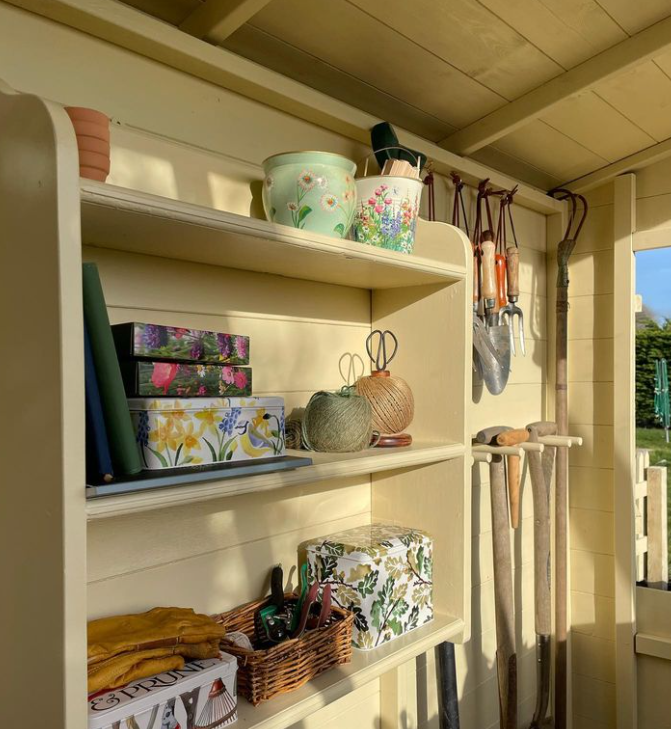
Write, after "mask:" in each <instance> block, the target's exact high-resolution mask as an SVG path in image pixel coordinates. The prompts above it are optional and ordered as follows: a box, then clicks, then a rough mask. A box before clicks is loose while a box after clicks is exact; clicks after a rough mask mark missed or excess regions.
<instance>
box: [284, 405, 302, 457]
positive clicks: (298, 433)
mask: <svg viewBox="0 0 671 729" xmlns="http://www.w3.org/2000/svg"><path fill="white" fill-rule="evenodd" d="M304 414H305V408H294V409H293V410H292V411H291V414H290V415H289V417H288V418H287V420H286V423H285V424H284V432H285V443H286V446H287V448H292V449H294V450H299V449H300V448H301V447H302V442H301V438H302V437H303V415H304Z"/></svg>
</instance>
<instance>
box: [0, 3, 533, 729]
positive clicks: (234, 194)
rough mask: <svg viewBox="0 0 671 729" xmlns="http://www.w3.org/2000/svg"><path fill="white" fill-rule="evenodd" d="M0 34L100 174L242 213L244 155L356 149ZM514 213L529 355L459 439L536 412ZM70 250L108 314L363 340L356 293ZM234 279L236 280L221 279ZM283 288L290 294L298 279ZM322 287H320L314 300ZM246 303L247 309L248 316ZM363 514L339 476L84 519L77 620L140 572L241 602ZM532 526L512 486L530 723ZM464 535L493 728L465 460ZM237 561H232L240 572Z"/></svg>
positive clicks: (4, 11)
mask: <svg viewBox="0 0 671 729" xmlns="http://www.w3.org/2000/svg"><path fill="white" fill-rule="evenodd" d="M0 28H1V29H2V39H3V42H2V44H0V78H2V79H3V80H5V81H7V82H8V83H9V84H10V85H11V86H13V87H15V88H17V89H19V90H23V91H27V92H33V93H37V94H40V95H42V96H45V97H47V98H51V99H54V100H56V101H59V102H61V103H66V104H77V105H84V106H92V107H96V108H99V109H101V110H103V111H105V112H107V113H108V114H109V115H110V116H111V117H112V118H113V122H114V123H113V131H112V134H113V161H112V169H113V171H112V175H111V177H110V179H109V182H111V183H114V184H119V185H122V186H128V187H133V188H137V189H141V190H145V191H148V192H154V193H157V194H161V195H166V196H168V197H174V198H179V199H183V200H188V201H191V202H196V203H200V204H204V205H211V206H213V207H217V208H220V209H225V210H230V211H234V212H238V213H243V214H250V213H252V214H258V212H259V209H258V205H257V204H256V203H255V202H254V200H253V198H252V194H251V192H250V184H252V183H254V182H256V181H258V180H259V179H260V176H261V171H260V163H261V161H262V160H263V159H264V158H265V157H266V156H268V155H270V154H272V153H275V152H277V151H281V150H284V149H300V148H307V149H319V148H325V149H330V150H333V151H338V152H341V153H343V154H346V155H348V156H350V157H351V158H353V159H360V158H362V157H363V155H364V154H365V151H366V150H365V149H364V148H363V147H362V146H360V145H358V144H356V143H354V142H352V141H350V140H348V139H345V138H342V137H339V136H338V135H335V134H333V133H330V132H327V131H325V130H323V129H320V128H318V127H315V126H313V125H311V124H308V123H306V122H303V121H299V120H297V119H294V118H292V117H288V116H286V115H284V114H282V113H280V112H276V111H273V110H271V109H269V108H266V107H263V106H262V105H260V104H257V103H255V102H252V101H249V100H247V99H244V98H242V97H239V96H236V95H235V94H232V93H229V92H226V91H223V90H222V89H220V88H216V87H214V86H211V85H209V84H207V83H204V82H202V81H198V80H195V79H193V78H191V77H188V76H186V75H184V74H181V73H178V72H176V71H173V70H169V69H167V68H165V67H162V66H161V65H159V64H156V63H154V62H151V61H147V60H145V59H141V58H139V57H136V56H134V55H133V54H130V53H128V52H126V51H123V50H120V49H118V48H115V47H113V46H111V45H108V44H104V43H101V42H99V41H96V40H94V39H92V38H91V37H89V36H86V35H84V34H80V33H77V32H75V31H72V30H69V29H66V28H64V27H61V26H58V25H55V24H53V23H50V22H48V21H45V20H43V19H40V18H37V17H36V16H32V15H29V14H26V13H24V12H22V11H19V10H17V9H15V8H13V7H11V6H8V5H6V4H3V3H0ZM17 59H20V60H21V62H20V63H19V62H17ZM82 59H86V60H85V62H82ZM92 59H95V61H93V60H92ZM436 189H437V208H438V217H439V219H446V217H447V211H448V210H449V209H450V197H449V191H448V188H447V185H446V183H445V181H444V180H441V179H440V178H439V180H438V183H437V186H436ZM514 212H515V216H516V225H517V230H518V235H519V237H520V243H521V246H522V253H521V289H522V297H521V305H522V307H523V308H524V311H525V315H526V322H527V323H526V331H527V340H528V348H529V351H528V354H527V357H526V358H517V359H516V360H514V362H513V372H512V375H511V380H510V384H509V386H508V388H507V390H506V392H505V393H504V395H502V396H500V397H498V398H492V397H491V396H489V395H488V394H487V393H486V392H485V393H483V392H481V391H480V390H477V389H476V392H475V399H476V400H477V402H475V403H474V404H473V411H472V426H473V430H474V431H475V430H477V429H479V428H480V427H484V426H486V425H492V424H498V423H502V422H509V424H510V425H514V426H520V425H523V424H526V423H528V422H531V421H533V420H538V419H541V418H542V417H543V416H544V409H545V398H546V393H545V382H546V371H547V370H546V344H547V343H546V325H545V322H546V308H547V307H546V278H545V218H544V217H543V216H542V215H539V214H537V213H533V212H530V211H528V210H525V209H518V208H516V209H515V211H514ZM187 243H188V242H186V241H185V244H187ZM86 257H87V258H89V259H91V260H96V261H97V262H98V263H99V265H100V268H101V271H102V275H103V280H104V283H105V286H106V290H107V291H108V297H109V303H110V307H111V308H110V311H111V316H112V318H113V319H115V320H122V319H127V318H129V317H131V316H133V315H137V316H140V314H142V315H145V314H147V313H148V312H151V314H152V316H154V317H163V318H165V319H166V321H167V320H168V319H170V321H174V320H175V317H178V318H179V321H180V322H183V323H184V324H185V325H186V324H188V323H191V324H192V325H195V326H199V325H202V326H206V325H207V326H218V325H222V326H230V327H231V328H235V327H244V328H245V330H249V331H250V332H251V331H253V333H254V336H255V337H256V340H255V341H258V340H259V338H260V336H261V335H262V336H263V337H264V338H265V337H269V336H270V335H271V332H272V333H273V334H272V336H273V337H274V339H273V341H275V338H276V337H280V339H282V341H283V343H284V346H285V347H286V348H287V350H288V351H293V350H295V349H296V348H299V351H302V352H303V356H313V353H314V346H315V345H314V343H315V342H318V341H319V339H320V337H327V338H329V339H330V340H332V338H333V337H338V338H340V339H339V341H341V342H342V347H343V349H346V348H348V347H349V348H350V349H351V350H352V351H361V349H362V341H363V338H364V336H365V333H366V326H367V322H368V321H369V316H370V312H369V305H370V302H369V300H368V298H367V297H366V296H364V295H363V294H362V292H360V291H355V290H352V289H347V288H345V287H332V289H333V290H329V293H328V295H326V296H319V297H318V296H314V297H312V305H311V306H310V307H306V306H305V303H304V302H305V300H306V296H303V295H301V296H296V298H295V300H294V299H292V298H291V297H290V296H289V289H288V288H287V287H286V286H284V285H283V284H282V282H279V281H277V280H276V279H273V278H272V277H268V285H267V295H264V296H263V297H262V299H261V300H257V301H252V299H251V295H250V294H249V293H245V291H244V290H243V288H242V287H238V288H237V289H231V290H230V291H229V290H227V287H231V286H232V283H233V282H232V279H231V278H230V274H227V273H226V272H225V271H224V270H219V271H217V272H213V273H211V275H210V274H208V276H207V279H206V281H207V282H206V285H204V286H203V287H201V288H199V290H197V291H196V290H193V289H189V290H188V291H184V290H180V287H179V277H178V276H177V272H176V270H175V266H176V265H177V264H174V263H173V262H170V261H159V262H157V261H156V260H148V259H142V257H138V256H135V257H133V266H132V271H134V272H135V273H136V274H137V277H136V276H135V274H134V275H133V276H128V275H127V274H126V272H127V271H128V270H131V267H129V266H128V265H127V263H128V260H129V258H130V257H131V255H130V254H121V253H116V252H110V251H99V250H98V251H94V250H89V251H87V252H86ZM180 265H181V264H180ZM143 271H144V274H143V275H146V276H152V277H157V278H158V279H159V280H161V281H165V282H169V284H170V285H166V286H165V287H164V290H162V291H160V292H159V294H158V295H153V296H148V295H147V292H146V291H144V290H143V285H142V278H141V276H140V273H141V272H143ZM245 276H247V277H249V283H250V286H251V284H252V283H253V282H252V279H254V280H255V281H256V283H257V284H258V280H257V279H258V277H259V276H260V275H255V274H245ZM243 278H244V277H243ZM199 280H202V276H201V277H200V278H199ZM241 280H242V279H241V277H240V274H236V281H238V283H239V282H240V281H241ZM170 282H171V283H170ZM300 286H301V287H306V290H307V287H309V286H310V284H309V283H307V282H305V283H300ZM336 289H337V290H336ZM250 290H251V289H250ZM291 290H292V291H294V288H293V287H292V289H291ZM324 291H325V289H324V288H323V287H322V288H320V293H321V294H324ZM154 293H155V290H154ZM234 295H235V296H234ZM278 296H279V297H280V298H279V299H278ZM236 297H237V298H236ZM283 297H284V298H283ZM250 311H254V312H256V316H250V315H249V312H250ZM241 312H242V313H241ZM270 317H273V319H272V323H271V322H269V319H270ZM318 349H319V348H318V347H317V351H318ZM259 361H260V360H259ZM291 365H292V366H291V367H290V366H289V365H287V366H286V367H280V368H279V369H278V368H271V367H270V366H268V364H267V363H266V364H260V367H259V376H260V377H261V382H263V383H265V384H264V385H262V387H263V389H264V390H265V389H267V390H268V391H275V392H278V391H279V392H284V393H285V394H286V396H287V398H288V400H289V403H290V404H291V403H294V402H296V403H298V402H300V401H301V400H304V399H305V398H306V396H307V394H308V393H307V392H306V391H305V390H304V389H302V388H306V387H307V384H306V382H305V379H304V378H303V377H302V376H301V374H300V372H299V371H297V369H296V368H300V358H297V360H296V361H292V362H291ZM299 382H300V385H298V384H296V383H299ZM339 384H340V382H339V380H338V373H337V372H336V370H335V368H334V366H333V363H329V362H324V376H323V378H321V379H320V380H319V381H315V382H310V383H309V385H310V388H314V389H317V388H319V387H327V388H335V387H337V386H338V385H339ZM511 418H512V419H511ZM369 515H370V483H369V480H368V479H361V480H359V479H352V480H347V481H343V482H340V483H339V484H337V488H334V487H333V486H330V487H329V488H328V489H326V488H325V487H322V486H311V487H305V488H296V489H292V490H287V491H280V492H276V493H274V494H266V495H263V496H254V497H240V498H238V499H230V500H226V501H225V502H223V501H222V502H213V503H209V504H203V505H197V506H193V507H189V508H187V509H182V510H180V511H179V514H177V513H175V512H170V511H169V510H166V511H164V512H156V513H155V514H153V515H148V516H141V515H138V516H134V517H125V518H121V519H116V520H112V521H107V522H100V523H96V524H94V525H92V526H91V527H90V531H89V579H90V586H89V600H90V604H89V609H90V614H91V615H101V614H104V613H109V612H114V611H116V610H122V609H135V608H137V609H139V608H142V607H149V606H147V605H144V604H142V605H141V604H140V602H142V601H141V600H140V601H138V600H137V599H136V598H135V597H134V595H135V594H136V593H135V589H134V588H135V586H138V585H141V584H142V583H144V582H145V580H147V579H152V580H154V584H156V585H157V586H158V587H157V590H158V592H159V594H158V595H157V598H158V597H159V596H160V597H161V598H165V599H166V600H171V599H174V600H180V601H183V600H184V599H186V596H188V595H190V594H191V595H194V594H198V595H199V597H198V599H197V604H196V605H195V607H198V608H200V609H203V610H216V609H225V608H227V607H229V606H231V605H233V604H235V603H237V602H241V601H243V600H246V599H251V598H252V597H255V596H256V595H258V593H259V592H260V590H261V589H263V580H262V576H261V574H262V573H261V569H262V565H266V564H268V563H269V562H274V561H278V560H280V559H282V560H284V561H285V562H286V563H289V562H290V561H291V558H292V555H293V552H294V548H295V545H296V543H297V542H299V541H301V540H302V539H304V538H306V537H307V536H312V535H315V534H319V533H326V532H327V531H331V530H332V529H333V528H340V527H345V526H354V525H356V524H358V523H363V522H365V521H366V519H367V518H369ZM448 523H449V522H448ZM138 525H140V526H141V527H142V529H141V530H140V533H141V534H142V541H141V543H137V541H136V540H134V541H132V542H131V541H130V537H131V535H137V534H138V529H137V527H138ZM532 529H533V527H532V511H531V498H530V487H529V484H527V485H526V489H525V492H524V497H523V521H522V526H521V529H520V531H519V532H518V533H517V534H515V535H514V536H512V543H513V549H514V555H515V567H516V571H515V599H516V605H517V610H518V619H517V634H518V635H517V638H518V660H519V663H520V678H519V689H520V690H519V697H520V702H521V713H520V726H522V725H523V723H524V722H525V721H527V720H528V718H529V716H530V715H531V712H532V709H533V702H534V691H535V661H534V654H533V645H534V634H533V627H534V621H533V586H532V561H531V560H532V553H533V552H532ZM472 538H473V543H472V548H473V575H472V577H473V596H472V618H473V628H472V639H471V642H470V643H469V644H468V645H466V646H465V647H463V648H459V650H458V670H459V684H460V695H461V712H462V727H464V729H488V728H489V727H494V726H496V725H497V724H498V718H497V714H498V708H497V707H498V699H497V688H496V675H495V668H494V658H495V631H494V608H493V582H492V575H493V568H492V556H491V553H492V546H491V515H490V509H489V490H488V475H487V472H486V469H484V468H482V467H479V468H478V469H476V470H475V472H474V477H473V535H472ZM176 544H179V545H180V547H179V550H180V556H179V559H181V560H184V561H185V563H186V562H188V563H189V565H190V566H191V567H190V569H189V570H188V575H189V576H188V578H186V579H181V578H182V577H183V576H184V575H185V574H187V573H186V572H184V571H181V572H180V580H175V579H174V572H173V567H172V565H173V563H174V560H175V559H177V558H178V556H177V552H176V551H175V549H174V548H173V547H174V545H176ZM241 562H242V563H244V565H245V569H244V570H240V569H239V565H240V564H241ZM213 574H218V575H221V574H226V575H227V576H228V577H227V579H226V580H223V579H221V580H219V581H218V582H217V583H216V584H215V585H213V587H212V589H210V590H207V591H206V590H205V586H206V585H207V582H206V581H207V580H208V579H210V577H211V576H212V575H213ZM407 670H408V673H409V675H410V676H414V677H415V679H416V683H415V686H416V694H417V699H418V701H417V718H416V724H417V725H418V726H422V727H424V726H431V727H435V726H437V714H436V709H437V704H436V689H435V686H436V683H435V678H434V659H433V655H426V656H424V657H422V658H420V659H418V661H417V662H416V663H413V665H411V666H408V669H407ZM413 693H414V692H413ZM378 697H379V685H378V683H377V682H375V683H374V684H372V685H371V686H369V687H365V688H364V689H361V690H359V691H357V692H355V695H352V696H350V697H346V699H343V700H342V702H340V703H339V704H337V705H336V706H334V707H331V708H330V709H329V710H328V712H327V713H326V715H324V716H320V717H319V718H315V719H314V721H306V722H303V723H302V727H304V729H309V727H312V726H315V727H316V726H320V727H321V726H334V727H336V726H342V725H343V722H344V721H345V720H346V721H347V724H348V725H350V726H352V727H356V729H368V728H369V727H371V726H377V724H378V717H379V707H378V702H379V699H378ZM527 723H528V721H527Z"/></svg>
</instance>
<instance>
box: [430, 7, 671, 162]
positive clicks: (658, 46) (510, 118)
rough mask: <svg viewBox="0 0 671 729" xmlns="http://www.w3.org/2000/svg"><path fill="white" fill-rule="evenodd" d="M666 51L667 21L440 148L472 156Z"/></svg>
mask: <svg viewBox="0 0 671 729" xmlns="http://www.w3.org/2000/svg"><path fill="white" fill-rule="evenodd" d="M669 48H671V18H667V19H665V20H662V21H660V22H659V23H657V24H655V25H653V26H651V27H650V28H647V29H646V30H642V31H641V32H640V33H637V34H636V35H634V36H632V37H631V38H627V39H626V40H624V41H622V42H621V43H618V44H617V45H615V46H613V47H612V48H608V49H607V50H605V51H603V52H601V53H599V54H598V55H596V56H594V57H593V58H590V59H588V60H587V61H585V62H584V63H581V64H580V65H579V66H576V67H575V68H572V69H571V70H570V71H566V73H563V74H562V75H561V76H557V77H556V78H554V79H551V80H550V81H548V82H547V83H546V84H544V85H543V86H541V87H540V88H537V89H534V90H533V91H530V92H529V93H527V94H525V95H524V96H522V97H520V98H519V99H516V100H515V101H512V102H510V103H509V104H506V106H503V107H501V108H500V109H497V110H496V111H493V112H491V113H490V114H488V115H487V116H485V117H483V118H482V119H480V120H479V121H476V122H474V123H473V124H470V125H469V126H467V127H465V128H464V129H461V130H460V131H458V132H455V133H454V134H452V135H450V136H449V137H447V138H446V139H445V140H443V141H442V142H441V146H444V147H445V148H446V149H450V150H452V151H453V152H457V153H458V154H472V153H473V152H474V151H475V150H476V149H481V148H482V147H484V146H486V145H488V144H491V143H492V142H494V141H496V140H497V139H500V138H501V137H505V136H506V135H508V134H511V133H512V132H514V131H515V130H517V129H519V128H520V127H522V126H524V125H525V124H528V123H529V122H530V121H531V120H533V119H537V118H539V117H540V116H542V115H543V114H545V113H547V112H549V111H550V110H551V109H552V108H554V107H555V106H557V105H558V104H560V103H561V102H562V101H564V100H565V99H568V98H570V97H571V96H575V95H576V94H578V93H580V92H581V91H586V90H588V89H590V88H592V87H594V86H596V85H597V84H599V83H600V82H603V81H607V80H609V79H612V78H613V77H615V76H617V75H618V74H621V73H623V72H625V71H627V70H630V69H632V68H635V67H636V66H638V65H640V64H642V63H645V62H646V61H648V60H650V59H651V58H653V57H654V56H656V55H659V54H661V53H663V52H664V51H666V50H668V49H669Z"/></svg>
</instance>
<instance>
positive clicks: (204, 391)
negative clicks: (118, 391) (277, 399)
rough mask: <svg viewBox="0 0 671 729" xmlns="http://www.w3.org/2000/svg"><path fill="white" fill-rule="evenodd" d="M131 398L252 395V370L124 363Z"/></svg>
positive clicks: (203, 365) (176, 364) (125, 380)
mask: <svg viewBox="0 0 671 729" xmlns="http://www.w3.org/2000/svg"><path fill="white" fill-rule="evenodd" d="M120 366H121V377H122V378H123V383H124V389H125V390H126V395H127V396H128V397H146V396H151V395H154V396H156V395H159V396H166V395H168V396H172V397H175V396H177V397H217V396H219V397H223V396H227V397H245V396H248V395H251V394H252V368H251V367H234V366H233V365H216V364H188V363H181V362H151V361H142V360H138V361H123V360H122V361H121V362H120Z"/></svg>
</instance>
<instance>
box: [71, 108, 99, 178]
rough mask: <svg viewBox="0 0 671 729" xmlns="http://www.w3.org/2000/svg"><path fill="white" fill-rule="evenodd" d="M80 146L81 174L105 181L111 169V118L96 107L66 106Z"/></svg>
mask: <svg viewBox="0 0 671 729" xmlns="http://www.w3.org/2000/svg"><path fill="white" fill-rule="evenodd" d="M65 111H66V112H67V114H68V116H69V117H70V120H71V121H72V126H73V127H74V130H75V134H76V135H77V147H78V148H79V174H80V176H81V177H86V178H88V179H90V180H97V181H99V182H105V180H106V179H107V175H108V174H109V171H110V127H109V118H108V117H107V116H105V114H103V113H102V112H100V111H96V110H95V109H86V108H84V107H81V106H66V107H65Z"/></svg>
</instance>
